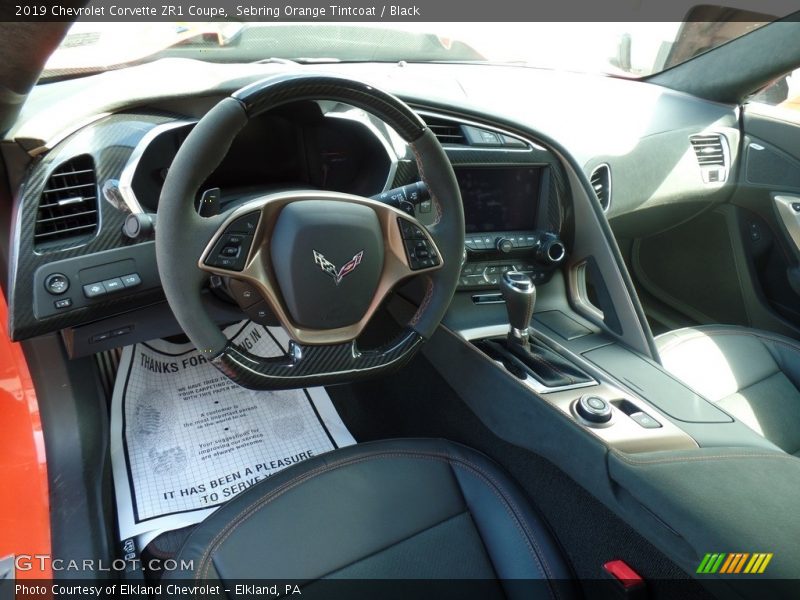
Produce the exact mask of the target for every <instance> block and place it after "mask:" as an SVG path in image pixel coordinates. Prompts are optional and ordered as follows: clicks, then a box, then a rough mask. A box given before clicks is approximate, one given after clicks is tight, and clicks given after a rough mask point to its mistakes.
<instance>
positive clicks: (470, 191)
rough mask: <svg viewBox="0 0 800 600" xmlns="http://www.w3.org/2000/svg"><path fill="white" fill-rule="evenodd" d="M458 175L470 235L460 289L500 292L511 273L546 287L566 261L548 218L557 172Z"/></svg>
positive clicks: (513, 169)
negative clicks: (559, 266)
mask: <svg viewBox="0 0 800 600" xmlns="http://www.w3.org/2000/svg"><path fill="white" fill-rule="evenodd" d="M454 171H455V174H456V178H457V179H458V183H459V187H460V189H461V198H462V201H463V203H464V220H465V231H466V235H465V238H464V250H465V252H466V257H467V260H466V262H465V263H464V266H463V268H462V270H461V278H460V280H459V289H462V290H468V289H486V288H490V289H491V288H498V287H499V285H500V276H501V275H502V274H503V273H506V272H509V271H516V272H522V273H526V274H527V275H529V276H530V277H531V279H533V281H534V282H536V283H544V282H546V281H547V280H548V279H549V277H550V275H551V274H552V272H553V270H554V269H555V268H556V267H557V266H558V265H559V264H560V263H561V262H562V261H563V260H564V258H565V257H566V248H565V246H564V244H563V243H562V242H561V240H560V238H559V233H560V232H558V231H553V230H552V229H553V228H552V226H551V225H549V220H548V216H547V211H548V210H549V206H550V202H551V200H550V197H551V196H550V187H551V185H552V182H551V178H552V172H551V167H549V166H547V165H513V166H469V165H455V166H454Z"/></svg>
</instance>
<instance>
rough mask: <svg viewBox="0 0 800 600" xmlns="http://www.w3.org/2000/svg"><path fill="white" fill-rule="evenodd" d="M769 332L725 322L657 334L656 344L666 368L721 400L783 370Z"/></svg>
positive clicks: (713, 400) (714, 398)
mask: <svg viewBox="0 0 800 600" xmlns="http://www.w3.org/2000/svg"><path fill="white" fill-rule="evenodd" d="M768 335H769V334H766V335H765V334H763V332H760V331H756V330H754V329H748V328H745V327H735V326H725V325H706V326H700V327H687V328H685V329H679V330H677V331H671V332H669V333H665V334H662V335H660V336H658V337H657V338H656V347H657V349H658V352H659V356H660V358H661V363H662V364H663V365H664V368H666V369H667V370H668V371H669V372H670V373H672V374H673V375H674V376H676V377H677V378H678V379H680V380H681V381H683V382H684V383H685V384H687V385H688V386H689V387H691V388H692V389H694V390H695V391H696V392H697V393H699V394H700V395H702V396H704V397H705V398H707V399H708V400H711V401H712V402H718V401H719V400H721V399H723V398H727V397H728V396H731V395H733V394H735V393H736V392H738V391H740V390H742V389H745V388H747V387H750V386H751V385H753V384H755V383H758V382H759V381H762V380H764V379H766V378H768V377H769V376H771V375H774V374H775V373H777V372H779V371H780V370H781V367H780V365H779V363H778V362H777V361H776V358H775V353H774V352H773V351H772V350H771V348H770V346H771V345H772V344H771V341H770V337H768ZM796 359H800V354H798V355H797V356H796ZM798 362H800V361H798Z"/></svg>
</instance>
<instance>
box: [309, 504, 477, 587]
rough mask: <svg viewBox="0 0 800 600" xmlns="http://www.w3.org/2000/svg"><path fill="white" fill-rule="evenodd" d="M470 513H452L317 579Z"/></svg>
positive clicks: (464, 511) (467, 510)
mask: <svg viewBox="0 0 800 600" xmlns="http://www.w3.org/2000/svg"><path fill="white" fill-rule="evenodd" d="M469 514H470V512H469V509H466V508H465V509H464V510H462V511H461V512H460V513H457V514H455V515H452V516H449V517H447V518H445V519H442V520H441V521H439V522H437V523H433V524H432V525H429V526H428V527H426V528H425V529H420V530H419V531H416V532H414V533H412V534H410V535H407V536H406V537H404V538H402V539H400V540H397V541H396V542H392V543H391V544H389V545H388V546H384V547H383V548H378V549H377V550H375V551H374V552H370V553H369V554H367V555H365V556H361V557H359V558H357V559H355V560H353V561H352V562H349V563H347V564H346V565H342V566H341V567H336V568H335V569H333V570H332V571H328V572H327V573H324V574H323V575H320V576H319V577H318V578H317V579H316V580H320V579H324V578H325V577H329V576H331V575H333V574H334V573H338V572H339V571H342V570H344V569H347V568H348V567H352V566H353V565H355V564H358V563H360V562H361V561H364V560H367V559H369V558H372V557H373V556H377V555H378V554H381V553H382V552H386V551H387V550H390V549H391V548H394V547H395V546H399V545H400V544H403V543H405V542H408V541H409V540H413V539H414V538H415V537H417V536H419V535H422V534H423V533H427V532H429V531H432V530H433V529H436V528H437V527H441V526H442V525H444V524H445V523H448V522H450V521H452V520H453V519H457V518H459V517H463V516H464V515H467V516H469Z"/></svg>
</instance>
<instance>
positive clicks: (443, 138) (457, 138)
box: [425, 116, 468, 146]
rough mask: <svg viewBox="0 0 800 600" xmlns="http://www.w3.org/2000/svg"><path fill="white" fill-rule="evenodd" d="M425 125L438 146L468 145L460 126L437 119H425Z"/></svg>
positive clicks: (428, 117) (427, 117)
mask: <svg viewBox="0 0 800 600" xmlns="http://www.w3.org/2000/svg"><path fill="white" fill-rule="evenodd" d="M425 124H426V125H427V126H428V129H430V130H431V131H432V132H433V134H434V135H435V136H436V138H437V139H438V140H439V143H440V144H460V145H463V146H466V145H468V142H467V136H466V135H464V130H463V129H462V128H461V125H460V124H458V123H454V122H453V121H446V120H444V119H439V118H438V117H430V116H426V117H425Z"/></svg>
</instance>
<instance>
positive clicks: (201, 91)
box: [9, 60, 738, 355]
mask: <svg viewBox="0 0 800 600" xmlns="http://www.w3.org/2000/svg"><path fill="white" fill-rule="evenodd" d="M179 62H181V63H182V64H181V65H180V67H181V69H180V70H179V72H177V71H174V69H175V67H176V65H175V64H174V63H175V61H173V60H165V61H159V63H161V64H159V63H154V64H150V65H143V66H141V67H134V68H131V69H126V71H127V72H128V73H127V74H126V76H127V77H126V80H125V81H126V85H125V86H124V89H123V90H122V91H120V90H119V89H118V88H117V87H115V86H114V85H113V83H114V81H120V79H119V74H118V73H106V74H104V75H100V76H96V77H90V78H85V79H82V80H79V81H80V83H81V86H82V87H78V86H77V84H76V82H75V81H64V82H60V83H56V84H50V85H47V86H40V87H41V89H38V88H37V90H36V91H35V92H34V94H33V95H32V97H31V99H30V100H29V102H28V104H27V105H26V107H25V111H24V112H23V114H22V117H21V119H20V122H19V124H18V125H17V127H16V129H15V130H14V131H12V133H11V136H13V137H17V138H25V137H30V138H35V139H39V140H42V144H43V145H44V146H45V147H46V148H47V151H46V152H44V153H42V154H41V155H40V156H39V157H37V159H36V160H35V161H34V162H33V163H32V165H31V166H30V168H29V169H28V171H27V173H26V176H25V178H24V180H23V181H21V182H20V187H19V192H18V194H17V196H16V198H15V203H16V204H15V223H14V233H13V235H14V237H13V240H12V257H11V258H12V260H11V272H10V285H9V288H10V292H11V306H12V311H11V314H10V323H9V325H10V333H11V335H12V338H13V339H16V340H20V339H26V338H30V337H34V336H37V335H42V334H46V333H51V332H57V331H60V332H62V334H63V335H64V338H65V340H66V341H67V346H68V349H69V351H70V352H71V353H72V354H73V355H82V354H88V353H91V352H94V351H99V350H103V349H107V348H109V347H115V346H120V345H125V344H128V343H132V342H134V341H140V340H144V339H149V338H150V337H153V334H154V333H156V332H159V331H160V328H162V327H163V325H164V323H166V322H168V320H169V316H170V315H169V314H168V310H165V306H166V305H165V302H164V296H163V292H162V290H161V285H160V280H159V277H158V271H157V268H156V263H155V251H154V242H153V235H152V233H153V227H157V219H156V217H155V213H156V211H157V209H158V198H159V195H160V192H161V186H162V184H163V181H164V178H165V176H166V173H167V171H168V169H169V166H170V163H171V161H172V158H173V157H174V155H175V153H176V152H177V149H178V148H179V147H180V145H181V143H182V142H183V140H185V138H186V136H187V135H188V133H189V132H190V131H191V129H192V128H193V127H194V125H195V124H196V122H197V121H198V120H199V118H200V117H201V116H202V115H203V114H204V113H205V112H206V111H207V110H208V109H209V108H210V107H211V106H213V105H214V104H215V103H216V102H217V101H219V100H220V99H222V98H223V97H225V96H226V95H228V94H229V93H230V92H232V91H234V90H235V89H238V87H240V86H241V85H243V84H245V83H248V82H250V81H253V80H256V79H259V78H261V77H263V76H265V75H268V74H270V72H274V69H276V68H277V67H276V66H275V65H252V66H251V65H247V66H242V65H240V66H228V65H205V64H203V65H202V68H201V69H200V70H199V71H198V70H197V69H198V68H200V67H201V65H198V64H196V62H195V61H179ZM184 63H185V64H184ZM418 67H419V68H414V69H412V68H411V67H410V66H407V67H405V68H404V69H403V68H400V67H397V66H389V65H385V66H379V65H371V66H364V65H338V66H336V65H334V66H331V67H330V70H331V71H333V72H336V73H337V74H344V75H348V76H352V77H357V78H364V77H367V76H369V77H370V78H371V79H374V80H375V81H376V83H377V84H378V85H381V86H383V87H385V88H387V89H388V90H389V91H393V92H395V93H398V94H399V95H400V96H401V97H403V98H404V99H405V100H406V101H407V102H409V103H410V104H411V105H412V107H413V108H414V109H415V110H417V111H418V112H419V114H420V115H421V116H422V118H423V119H424V120H425V121H426V123H427V124H428V125H429V127H430V128H431V129H432V130H433V131H434V133H436V135H437V137H438V138H439V140H440V142H441V143H442V145H443V147H444V148H445V151H446V153H447V155H448V157H449V159H450V161H451V163H452V165H453V167H454V171H455V173H456V177H457V180H458V183H459V187H460V189H461V192H462V200H463V202H464V209H465V217H466V222H465V225H466V231H465V233H466V237H465V240H466V241H465V262H464V265H463V268H462V272H461V277H460V280H459V288H458V293H460V294H464V295H465V296H466V295H468V296H469V297H471V298H472V299H473V302H476V303H480V302H487V303H496V302H497V301H498V299H497V296H498V294H497V283H498V277H499V276H500V275H501V274H502V273H503V272H504V271H507V270H512V269H513V270H519V271H523V272H526V273H528V274H530V275H531V277H532V278H533V279H534V281H535V282H537V283H539V284H546V283H547V282H548V281H549V279H550V277H551V276H552V275H553V273H554V272H556V271H557V269H558V268H559V266H560V264H561V263H562V262H563V261H565V260H566V258H567V257H568V256H569V253H570V250H571V246H572V242H573V236H574V222H573V220H574V214H573V210H572V202H571V190H570V187H569V184H568V180H567V177H566V171H565V165H566V163H567V162H568V161H572V164H573V165H577V166H578V168H580V169H582V170H584V172H585V173H586V175H587V177H591V178H592V185H593V186H595V184H596V181H595V172H596V171H597V170H598V168H600V167H602V168H604V169H608V172H607V175H606V179H605V180H603V181H601V182H600V184H599V185H600V188H597V187H595V191H596V192H597V194H598V200H599V201H600V204H601V205H602V207H603V208H604V209H605V211H606V214H607V217H608V218H609V219H612V218H613V219H616V220H617V222H618V223H619V224H620V227H621V229H622V230H624V229H625V228H626V227H628V228H630V227H631V223H632V224H633V226H634V227H635V226H636V224H637V223H641V222H642V221H641V220H629V221H628V220H626V219H627V218H628V217H629V216H630V215H632V214H634V213H636V212H637V211H640V210H643V209H657V208H659V207H664V206H666V207H668V208H669V209H670V210H673V211H674V210H678V211H684V212H686V211H688V212H689V213H691V212H693V211H694V212H696V211H697V210H699V209H700V207H703V206H707V205H708V203H713V202H716V201H720V200H722V199H724V198H725V197H726V195H727V194H728V193H729V191H730V190H729V186H727V185H726V180H725V179H726V178H725V177H724V175H726V174H727V172H723V173H722V175H723V176H722V177H721V178H720V176H719V174H717V176H716V177H715V178H714V179H713V180H711V181H709V180H708V177H704V176H703V174H702V173H701V172H700V170H699V169H698V165H697V162H696V158H695V156H694V154H693V151H692V146H691V144H690V143H689V134H695V133H697V132H699V131H707V130H708V128H709V127H710V126H713V128H714V131H715V132H719V133H717V134H716V135H719V136H720V139H724V140H725V142H726V152H727V153H726V156H727V157H728V158H727V160H728V161H729V165H730V164H731V163H732V162H733V161H734V160H735V153H736V148H737V147H738V137H737V136H738V130H737V129H736V127H735V124H736V121H735V120H736V115H735V113H734V112H733V111H732V110H731V109H729V108H727V107H721V106H718V105H712V104H709V103H704V102H700V101H697V100H695V99H692V101H691V102H690V101H688V100H687V98H685V97H682V96H680V95H678V94H670V93H668V92H665V91H664V90H663V89H661V88H659V89H658V90H654V89H653V88H654V87H655V86H648V85H647V84H636V85H632V84H630V83H628V82H620V81H616V80H609V79H607V78H597V81H596V82H595V83H596V90H597V91H601V92H602V91H607V92H609V91H612V90H613V89H614V88H616V87H617V86H625V85H630V86H632V87H630V88H625V92H626V94H627V95H626V96H625V97H626V98H629V97H630V96H632V100H633V101H634V102H638V105H637V106H638V109H637V113H630V112H629V113H628V114H627V115H626V116H625V120H624V122H625V127H623V128H618V129H617V130H616V131H615V135H614V136H613V138H612V137H611V136H609V137H608V139H606V140H605V143H601V142H603V139H602V137H603V135H604V134H605V133H604V132H605V130H606V128H607V127H608V121H612V122H615V120H616V123H617V125H619V124H620V120H619V119H622V115H623V114H624V113H625V110H624V109H625V107H620V106H615V105H614V103H613V102H609V99H608V98H604V97H603V96H598V98H597V100H596V102H595V104H594V105H593V106H592V107H591V109H589V107H588V105H587V106H584V107H583V109H584V110H583V111H575V112H573V113H571V114H570V117H569V118H568V119H567V118H565V119H564V120H563V121H562V122H561V126H562V129H561V130H560V131H559V132H554V131H553V123H554V122H555V121H554V120H553V119H552V118H549V117H551V116H552V114H553V113H555V114H563V111H564V106H561V107H560V108H558V109H556V108H555V107H556V105H557V104H559V102H558V99H557V98H551V97H550V95H552V94H557V93H560V94H566V97H565V98H563V100H564V101H563V102H561V104H562V105H563V104H567V105H569V104H570V103H574V102H575V101H576V97H575V96H574V93H575V89H576V87H575V86H577V85H579V84H580V81H574V80H570V79H565V80H559V81H558V82H554V81H552V80H546V77H544V76H543V75H542V73H540V72H536V71H532V70H528V69H516V70H512V69H507V68H497V69H491V73H490V75H491V77H493V78H497V77H501V78H502V77H506V79H504V80H503V82H499V81H494V82H492V81H489V80H486V84H487V85H492V84H496V85H501V83H502V85H504V86H505V88H506V89H509V90H513V91H514V94H513V95H509V97H507V98H506V97H504V98H503V100H502V101H498V100H497V98H496V97H495V98H494V104H491V103H488V102H487V101H486V92H487V90H484V89H482V88H481V89H478V88H476V87H475V85H476V81H475V77H476V76H483V75H484V74H487V73H488V71H486V70H485V69H484V70H483V71H482V72H481V67H468V66H461V67H460V68H459V67H453V66H445V65H438V66H437V65H427V66H424V67H423V66H418ZM326 68H327V66H326ZM159 69H160V70H161V75H160V76H158V77H157V76H156V73H155V71H156V70H159ZM165 72H169V73H173V72H174V73H175V74H176V79H177V80H173V81H172V82H171V83H170V84H166V85H167V87H168V88H169V89H168V90H164V89H159V88H157V87H153V86H152V85H151V84H149V83H148V82H151V81H154V80H159V81H164V80H165V78H164V76H163V75H164V73H165ZM520 72H521V73H522V74H523V75H524V77H518V75H519V73H520ZM192 74H194V75H195V77H191V75H192ZM434 74H438V79H437V81H436V84H435V85H434V82H433V76H434ZM512 76H513V77H516V79H514V78H513V77H512ZM550 76H551V75H548V76H547V77H550ZM198 77H199V79H198ZM220 80H221V83H220ZM198 81H204V82H205V83H203V84H199V83H198ZM537 81H538V83H539V84H540V85H541V86H542V87H536V85H535V84H536V83H537ZM554 83H560V84H567V83H568V84H569V86H571V87H569V86H567V85H562V86H561V88H560V89H559V90H555V89H553V84H554ZM137 84H138V85H137ZM87 89H88V90H92V89H93V90H94V91H95V92H96V94H94V95H91V96H87V94H86V91H85V90H87ZM631 91H632V92H634V93H633V94H632V95H631V94H628V92H631ZM54 94H55V95H58V96H59V97H63V98H64V99H65V100H64V102H62V103H61V104H59V103H58V102H54V100H53V98H54ZM617 97H618V98H619V97H620V96H617ZM89 98H91V100H89ZM627 101H628V102H630V101H631V100H630V99H629V100H627ZM648 105H649V106H650V108H652V109H654V108H656V107H658V108H659V111H658V112H657V113H645V112H644V107H646V106H648ZM665 105H667V113H668V115H669V118H668V119H667V120H666V122H664V123H659V122H658V120H657V119H655V118H653V117H654V115H657V116H658V118H659V119H664V118H665V117H664V116H663V114H664V113H663V109H664V106H665ZM489 106H491V107H492V108H491V109H489V108H487V107H489ZM543 106H545V107H549V110H550V113H548V114H541V115H540V114H538V111H539V110H540V109H541V108H542V107H543ZM59 107H60V112H59V115H60V118H59V119H58V120H57V121H58V123H59V124H60V127H61V128H60V129H59V130H56V128H55V127H54V126H53V122H54V120H53V118H52V117H53V115H52V114H50V117H51V118H50V119H47V118H46V117H47V113H49V111H53V110H59ZM572 108H573V109H574V106H573V107H572ZM37 109H40V110H37ZM678 109H680V110H678ZM603 110H606V112H605V113H604V114H600V113H601V112H602V111H603ZM587 112H589V113H590V114H589V115H587V114H586V113H587ZM43 113H44V114H43ZM587 116H590V117H596V118H598V124H597V126H596V128H595V129H587V128H586V118H587ZM601 117H602V118H604V119H605V121H603V122H602V123H601V122H600V118H601ZM576 121H577V122H576ZM65 127H66V130H64V128H65ZM556 133H557V137H554V134H556ZM44 140H49V141H44ZM625 145H627V146H632V147H634V148H635V149H636V150H637V156H638V159H636V161H634V162H631V161H632V159H631V158H630V153H629V152H628V153H625V152H623V151H622V150H623V146H625ZM566 147H568V148H569V151H567V150H566ZM628 150H630V148H628ZM567 152H569V154H567ZM615 153H617V155H616V156H615ZM643 157H644V159H643ZM727 168H728V167H727V166H726V167H725V169H727ZM612 172H613V179H612V175H611V173H612ZM419 178H420V177H419V173H418V172H417V168H416V162H415V160H414V157H413V155H412V154H411V152H410V149H409V148H408V147H407V146H406V144H405V143H404V142H403V141H402V139H401V138H400V137H399V136H398V135H397V134H396V133H395V132H394V131H392V130H391V129H390V128H388V127H387V126H386V125H385V124H383V123H382V122H380V121H378V120H376V119H375V118H374V117H372V116H370V115H368V114H366V113H364V112H363V111H360V110H356V109H354V108H352V107H350V106H347V105H343V104H339V103H334V102H302V103H295V104H291V105H287V106H284V107H282V108H280V109H279V110H276V111H273V112H270V113H268V114H266V115H263V116H262V117H260V118H258V119H254V120H253V121H252V122H250V123H249V124H248V126H247V127H246V128H245V130H244V131H243V132H242V133H241V134H240V135H239V136H238V137H237V139H236V141H235V142H234V144H233V146H232V147H231V149H230V152H229V153H228V155H227V157H226V159H225V160H224V161H223V162H222V163H221V164H220V165H219V167H218V168H217V169H216V170H215V171H214V172H213V173H212V174H211V176H209V178H208V179H207V180H206V181H205V182H204V184H203V185H202V186H201V193H200V194H199V195H198V198H197V199H196V202H197V206H198V210H201V211H202V210H204V208H203V207H204V206H205V207H208V206H213V210H215V211H224V210H227V209H230V208H233V207H235V206H237V205H238V204H239V203H243V202H246V201H248V200H249V199H252V198H253V197H256V196H258V195H261V194H264V193H268V192H271V191H276V190H280V189H292V188H298V189H299V188H305V189H309V188H310V189H319V190H332V191H339V192H347V193H352V194H358V195H362V196H372V195H376V194H379V193H381V192H385V191H387V190H390V189H392V188H396V187H398V186H404V185H407V184H410V183H413V182H416V181H418V180H419ZM612 181H613V184H614V187H613V190H612V188H611V184H612ZM656 181H657V182H658V185H657V186H656V185H655V182H656ZM603 186H605V188H603ZM642 190H644V193H643V192H642ZM612 192H613V196H612ZM612 197H613V201H612ZM604 199H605V201H606V202H605V203H604V202H603V200H604ZM681 214H683V213H681ZM415 216H416V217H417V218H418V219H419V220H420V221H421V222H422V223H423V224H430V223H431V222H432V219H433V215H432V213H431V208H430V203H422V204H420V205H418V206H417V207H416V209H415ZM132 219H133V220H135V221H136V223H134V226H133V227H131V220H132ZM213 283H214V282H213V281H212V287H213ZM226 291H227V292H229V291H230V290H224V289H216V290H215V289H212V290H210V291H209V293H208V294H207V296H208V298H207V301H208V302H209V303H211V304H213V307H214V310H215V311H216V314H217V316H218V318H219V319H220V320H222V321H224V320H234V319H235V318H236V317H237V315H239V314H240V313H237V308H238V307H237V306H236V305H235V304H232V303H230V302H227V300H230V298H229V297H228V296H229V295H230V294H226V293H225V292H226ZM265 319H267V320H268V317H265ZM175 333H177V332H175Z"/></svg>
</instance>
